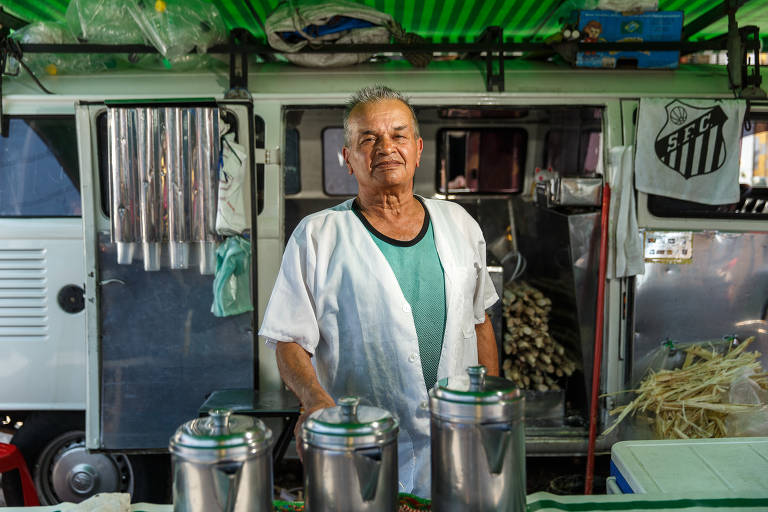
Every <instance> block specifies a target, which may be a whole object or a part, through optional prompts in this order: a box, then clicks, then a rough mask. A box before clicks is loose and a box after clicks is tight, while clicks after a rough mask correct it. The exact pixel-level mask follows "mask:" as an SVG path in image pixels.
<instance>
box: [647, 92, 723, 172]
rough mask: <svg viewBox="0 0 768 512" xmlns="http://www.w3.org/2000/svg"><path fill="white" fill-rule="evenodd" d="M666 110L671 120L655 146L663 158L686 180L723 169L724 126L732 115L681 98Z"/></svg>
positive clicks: (716, 106) (717, 108) (665, 125)
mask: <svg viewBox="0 0 768 512" xmlns="http://www.w3.org/2000/svg"><path fill="white" fill-rule="evenodd" d="M665 109H666V112H667V121H666V123H665V124H664V126H663V127H662V128H661V131H659V133H658V135H656V143H655V145H654V149H655V152H656V156H658V157H659V160H661V161H662V162H663V163H664V165H666V166H667V167H668V168H670V169H672V170H673V171H675V172H677V173H679V174H680V175H681V176H682V177H683V178H685V179H686V180H687V179H689V178H692V177H695V176H701V175H705V174H709V173H712V172H715V171H717V170H718V169H720V168H721V167H722V166H723V164H724V163H725V160H726V144H725V138H724V137H723V126H724V125H725V122H726V121H727V120H728V117H727V116H726V115H725V112H724V111H723V109H722V108H721V107H720V106H719V105H715V106H712V107H709V108H702V107H695V106H692V105H688V104H686V103H683V102H682V101H680V100H674V101H672V102H670V103H668V104H667V105H666V106H665Z"/></svg>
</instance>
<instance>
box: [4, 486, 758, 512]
mask: <svg viewBox="0 0 768 512" xmlns="http://www.w3.org/2000/svg"><path fill="white" fill-rule="evenodd" d="M400 502H401V505H402V506H403V508H401V510H404V511H409V512H410V511H413V510H429V503H428V502H427V501H424V500H419V499H416V498H413V497H411V496H408V495H401V500H400ZM82 505H83V504H81V506H82ZM406 507H410V508H406ZM80 510H84V508H81V507H80V506H78V505H72V504H61V505H56V506H52V507H27V508H6V509H4V512H5V511H7V512H27V511H29V512H79V511H80ZM85 510H89V511H90V510H93V509H85ZM298 510H303V506H302V504H301V503H289V502H285V501H276V502H275V511H277V512H283V511H298ZM172 511H173V506H172V505H152V504H147V503H137V504H134V505H131V512H172ZM611 511H616V512H679V511H684V512H765V511H768V489H760V490H755V491H754V492H752V493H743V492H740V493H738V494H735V493H734V494H730V495H723V494H722V493H719V494H718V495H714V494H710V495H707V494H706V493H695V494H694V493H690V492H688V493H680V494H619V495H595V496H557V495H554V494H549V493H546V492H538V493H535V494H531V495H530V496H528V507H527V512H611ZM99 512H111V510H109V509H99ZM115 512H117V510H116V511H115Z"/></svg>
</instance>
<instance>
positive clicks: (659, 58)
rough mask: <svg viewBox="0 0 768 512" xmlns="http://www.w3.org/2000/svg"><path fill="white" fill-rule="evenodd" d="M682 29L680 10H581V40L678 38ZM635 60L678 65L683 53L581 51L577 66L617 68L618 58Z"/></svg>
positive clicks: (647, 65) (651, 64) (640, 63)
mask: <svg viewBox="0 0 768 512" xmlns="http://www.w3.org/2000/svg"><path fill="white" fill-rule="evenodd" d="M682 30H683V13H682V12H681V11H659V12H644V13H640V14H633V15H625V14H623V13H620V12H615V11H579V32H580V33H581V41H582V42H610V43H612V42H642V41H679V40H680V34H681V33H682ZM620 59H621V60H630V61H636V62H637V67H638V68H666V69H672V68H676V67H677V63H678V61H679V60H680V52H676V51H661V52H660V51H652V52H623V51H622V52H579V53H578V54H577V55H576V65H577V66H581V67H588V68H615V67H616V63H617V62H618V61H619V60H620Z"/></svg>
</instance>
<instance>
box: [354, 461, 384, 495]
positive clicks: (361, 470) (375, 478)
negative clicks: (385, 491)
mask: <svg viewBox="0 0 768 512" xmlns="http://www.w3.org/2000/svg"><path fill="white" fill-rule="evenodd" d="M381 455H382V452H381V448H380V447H375V448H363V449H360V450H355V453H354V457H355V469H357V481H358V483H359V484H360V496H361V497H362V499H363V501H364V502H367V501H371V500H373V499H374V498H376V488H377V487H378V483H379V471H380V470H381Z"/></svg>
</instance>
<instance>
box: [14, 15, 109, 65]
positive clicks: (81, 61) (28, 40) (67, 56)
mask: <svg viewBox="0 0 768 512" xmlns="http://www.w3.org/2000/svg"><path fill="white" fill-rule="evenodd" d="M11 38H12V39H14V40H16V41H18V42H19V43H22V44H35V43H36V44H74V43H77V40H76V39H75V37H74V36H73V35H72V34H70V33H69V31H68V30H67V27H66V26H65V25H62V24H59V23H51V22H42V21H41V22H36V23H30V24H29V25H26V26H24V27H22V28H20V29H19V30H17V31H15V32H14V33H13V34H11ZM23 60H24V63H25V64H26V65H27V66H29V69H30V70H31V71H32V72H33V73H35V74H36V75H42V74H48V75H58V74H66V73H73V74H75V73H91V72H96V71H104V70H106V69H108V68H112V67H114V66H115V59H114V57H112V56H110V55H104V54H93V55H91V54H85V53H26V54H24V58H23ZM8 66H9V69H8V70H7V71H8V72H9V73H12V74H15V73H17V72H18V70H19V63H18V62H16V60H15V59H10V60H9V63H8Z"/></svg>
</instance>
